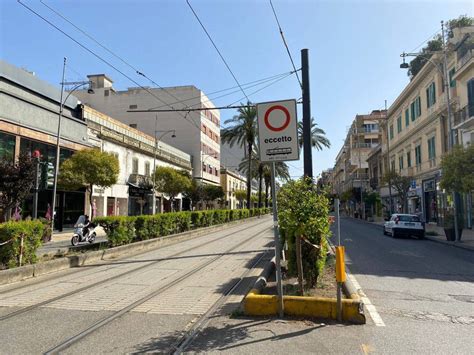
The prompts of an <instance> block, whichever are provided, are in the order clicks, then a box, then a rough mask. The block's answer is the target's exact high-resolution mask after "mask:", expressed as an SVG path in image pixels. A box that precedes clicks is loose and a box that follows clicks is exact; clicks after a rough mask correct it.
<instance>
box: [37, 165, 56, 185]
mask: <svg viewBox="0 0 474 355" xmlns="http://www.w3.org/2000/svg"><path fill="white" fill-rule="evenodd" d="M40 164H41V180H40V187H39V188H40V190H46V189H49V188H52V187H53V185H54V164H53V163H48V162H41V163H40Z"/></svg>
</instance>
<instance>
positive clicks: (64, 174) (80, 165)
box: [59, 149, 120, 218]
mask: <svg viewBox="0 0 474 355" xmlns="http://www.w3.org/2000/svg"><path fill="white" fill-rule="evenodd" d="M59 171H60V174H59V184H61V186H63V187H65V188H68V189H76V188H79V187H86V188H87V190H88V192H89V203H90V205H91V214H92V213H93V212H92V211H93V209H92V202H93V201H92V193H93V186H94V185H96V186H99V187H100V188H107V187H110V186H112V185H114V184H116V183H117V179H118V174H119V171H120V167H119V162H118V159H117V157H115V156H114V155H113V154H110V153H107V152H101V151H100V150H99V149H84V150H80V151H77V152H75V153H74V154H73V155H72V156H71V157H69V158H68V159H66V160H65V161H64V162H63V163H62V164H61V168H60V169H59ZM92 217H93V216H91V218H92Z"/></svg>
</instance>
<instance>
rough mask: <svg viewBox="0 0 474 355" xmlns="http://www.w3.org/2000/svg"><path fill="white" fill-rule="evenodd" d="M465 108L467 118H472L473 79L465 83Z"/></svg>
mask: <svg viewBox="0 0 474 355" xmlns="http://www.w3.org/2000/svg"><path fill="white" fill-rule="evenodd" d="M467 106H468V114H469V117H472V116H474V78H473V79H471V80H469V81H468V82H467Z"/></svg>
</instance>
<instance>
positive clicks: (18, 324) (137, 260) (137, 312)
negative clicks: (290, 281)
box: [0, 216, 273, 354]
mask: <svg viewBox="0 0 474 355" xmlns="http://www.w3.org/2000/svg"><path fill="white" fill-rule="evenodd" d="M271 226H272V220H271V217H270V216H265V217H262V218H259V219H255V220H252V221H244V222H243V223H240V224H237V225H234V226H231V227H229V228H226V229H224V230H221V231H218V232H213V233H209V234H207V235H205V236H201V237H198V238H195V239H192V240H188V241H185V242H181V243H178V244H174V245H171V246H167V247H163V248H160V249H157V250H154V251H151V252H147V253H145V254H141V255H139V256H136V257H132V258H128V259H121V260H115V261H105V262H101V263H97V264H95V265H87V266H85V267H81V268H77V269H71V270H66V271H64V272H58V273H55V274H50V275H44V276H40V277H38V278H37V279H34V280H27V281H24V282H20V283H16V284H12V285H4V286H0V339H1V341H0V343H1V346H0V354H39V353H45V352H47V351H51V350H52V349H55V348H56V347H57V346H58V345H60V344H62V343H64V342H65V341H67V340H68V339H71V338H72V337H74V336H77V335H79V334H81V333H83V334H86V336H84V337H82V338H81V339H80V340H78V341H77V342H74V343H73V344H71V346H69V347H67V348H64V349H61V350H59V353H61V354H97V353H135V352H145V351H154V352H165V353H166V352H169V351H171V350H172V349H173V346H174V345H175V344H176V343H177V342H178V341H179V340H180V337H182V335H183V334H184V332H185V331H186V330H188V329H192V328H191V327H192V326H193V323H194V322H195V321H196V320H198V319H200V318H201V317H202V316H203V315H204V314H206V312H208V311H209V310H210V309H212V310H213V311H214V307H215V306H216V305H218V307H215V312H214V313H215V314H216V315H220V316H226V315H228V314H230V313H232V312H233V311H234V310H235V309H236V308H237V307H238V306H239V304H240V302H241V300H242V298H243V297H244V295H245V294H246V292H247V291H248V289H249V288H250V287H251V286H252V285H253V283H254V282H255V280H256V278H257V277H258V275H259V274H260V272H261V270H262V267H263V266H264V265H265V264H266V262H268V260H269V259H270V258H271V253H269V252H268V251H269V246H270V245H271V243H272V237H273V234H272V229H271ZM257 262H258V264H257V266H258V267H256V268H252V267H253V266H254V264H255V263H257ZM239 280H242V281H243V282H242V283H241V284H239V285H240V286H239V287H234V286H235V285H237V282H238V281H239ZM230 290H232V292H231V293H230V294H229V295H228V296H227V297H225V298H223V296H224V295H227V293H228V292H229V291H230ZM39 304H41V305H40V306H39V307H35V305H39ZM31 306H33V308H30V309H27V308H26V307H31ZM21 310H26V311H25V312H23V313H16V314H14V313H13V312H17V311H20V312H21ZM112 316H113V317H115V318H110V317H112ZM104 321H106V322H105V323H104ZM99 323H100V325H101V326H98V327H95V328H94V329H92V331H91V332H90V333H84V331H88V330H89V329H91V327H93V326H94V325H97V324H99Z"/></svg>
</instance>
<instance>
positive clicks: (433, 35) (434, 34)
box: [410, 30, 441, 53]
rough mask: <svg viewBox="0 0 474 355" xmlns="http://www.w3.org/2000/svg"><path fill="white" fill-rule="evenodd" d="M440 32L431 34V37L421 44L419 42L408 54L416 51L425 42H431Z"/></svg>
mask: <svg viewBox="0 0 474 355" xmlns="http://www.w3.org/2000/svg"><path fill="white" fill-rule="evenodd" d="M439 32H441V30H437V31H436V32H435V33H433V34H432V35H431V36H429V37H428V38H427V39H425V40H424V41H423V42H421V43H420V44H419V45H418V46H417V47H415V48H413V49H412V50H411V51H410V52H411V53H412V52H414V51H416V50H417V49H418V48H420V47H421V46H422V45H424V44H425V43H426V42H428V41H431V40H432V39H433V38H434V37H435V36H436V35H437V34H438V33H439Z"/></svg>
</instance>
